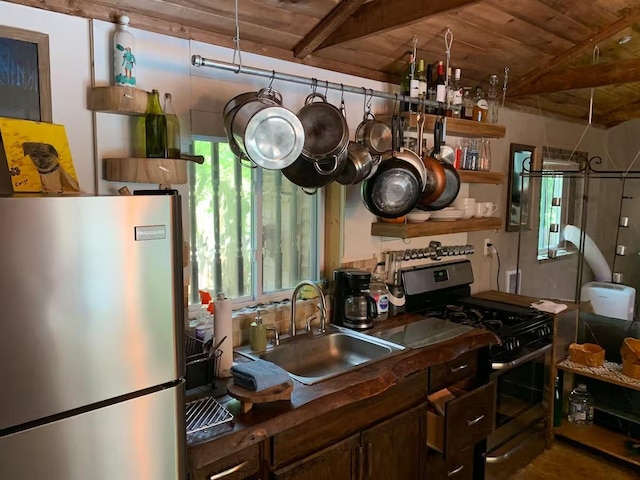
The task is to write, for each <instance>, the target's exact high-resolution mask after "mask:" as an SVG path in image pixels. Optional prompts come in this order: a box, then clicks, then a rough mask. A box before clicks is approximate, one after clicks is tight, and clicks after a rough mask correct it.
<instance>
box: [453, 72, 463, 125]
mask: <svg viewBox="0 0 640 480" xmlns="http://www.w3.org/2000/svg"><path fill="white" fill-rule="evenodd" d="M460 74H461V72H460V69H459V68H456V69H455V71H454V74H453V84H452V89H453V105H452V107H451V112H452V115H451V116H452V117H455V118H461V117H462V95H463V91H462V85H460Z"/></svg>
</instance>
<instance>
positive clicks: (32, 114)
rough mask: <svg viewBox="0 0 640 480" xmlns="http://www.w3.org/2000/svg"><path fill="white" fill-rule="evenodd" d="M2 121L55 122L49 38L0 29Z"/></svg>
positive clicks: (0, 114) (23, 31)
mask: <svg viewBox="0 0 640 480" xmlns="http://www.w3.org/2000/svg"><path fill="white" fill-rule="evenodd" d="M0 117H9V118H18V119H22V120H32V121H35V122H49V123H50V122H52V115H51V77H50V73H49V36H48V35H46V34H44V33H38V32H32V31H29V30H22V29H19V28H13V27H5V26H0Z"/></svg>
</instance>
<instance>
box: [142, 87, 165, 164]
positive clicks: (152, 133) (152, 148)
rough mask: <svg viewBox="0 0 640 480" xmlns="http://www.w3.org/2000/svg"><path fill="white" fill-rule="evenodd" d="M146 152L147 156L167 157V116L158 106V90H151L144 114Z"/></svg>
mask: <svg viewBox="0 0 640 480" xmlns="http://www.w3.org/2000/svg"><path fill="white" fill-rule="evenodd" d="M144 131H145V144H146V153H147V157H148V158H167V117H166V116H165V115H164V112H163V111H162V107H161V106H160V94H159V93H158V90H155V89H154V90H152V91H151V95H150V97H149V105H148V106H147V111H146V113H145V114H144Z"/></svg>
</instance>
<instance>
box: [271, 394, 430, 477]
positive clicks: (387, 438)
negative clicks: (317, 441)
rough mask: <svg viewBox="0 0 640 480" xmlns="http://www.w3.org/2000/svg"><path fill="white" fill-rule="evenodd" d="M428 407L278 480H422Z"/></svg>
mask: <svg viewBox="0 0 640 480" xmlns="http://www.w3.org/2000/svg"><path fill="white" fill-rule="evenodd" d="M424 412H425V405H421V406H418V407H415V408H413V409H411V410H409V411H407V412H405V413H401V414H398V415H396V416H394V417H392V418H389V419H387V420H385V421H383V422H381V423H378V424H376V425H373V426H371V427H369V428H366V429H364V430H362V431H361V432H360V433H358V434H356V435H352V436H350V437H348V438H347V439H345V440H342V441H340V442H338V443H336V444H334V445H332V446H330V447H327V448H325V449H323V450H320V451H319V452H316V453H314V454H312V455H309V456H308V457H305V458H303V459H301V460H299V461H297V462H295V463H293V464H291V465H287V466H286V467H282V468H279V469H276V470H274V471H273V472H272V474H271V476H270V478H272V479H274V480H275V479H277V480H316V479H317V480H325V479H331V480H388V479H392V478H398V479H400V478H402V479H419V478H421V477H422V475H421V472H422V471H423V468H424V454H425V448H424V445H425V428H424V427H425V421H424Z"/></svg>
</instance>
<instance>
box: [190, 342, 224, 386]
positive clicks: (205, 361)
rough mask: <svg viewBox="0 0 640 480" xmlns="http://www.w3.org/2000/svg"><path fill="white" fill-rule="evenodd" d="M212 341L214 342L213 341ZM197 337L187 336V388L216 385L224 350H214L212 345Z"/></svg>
mask: <svg viewBox="0 0 640 480" xmlns="http://www.w3.org/2000/svg"><path fill="white" fill-rule="evenodd" d="M211 343H212V342H211ZM207 345H208V343H205V342H203V341H202V340H200V339H197V338H195V337H191V336H188V335H187V336H186V337H185V345H184V352H185V361H186V370H187V373H186V381H187V390H189V389H191V388H195V387H200V386H202V385H207V386H211V388H212V389H215V387H216V378H217V377H218V373H219V371H220V357H221V356H222V350H220V349H217V350H216V351H215V352H212V351H211V350H210V349H211V348H212V346H211V345H209V346H208V347H207Z"/></svg>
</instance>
